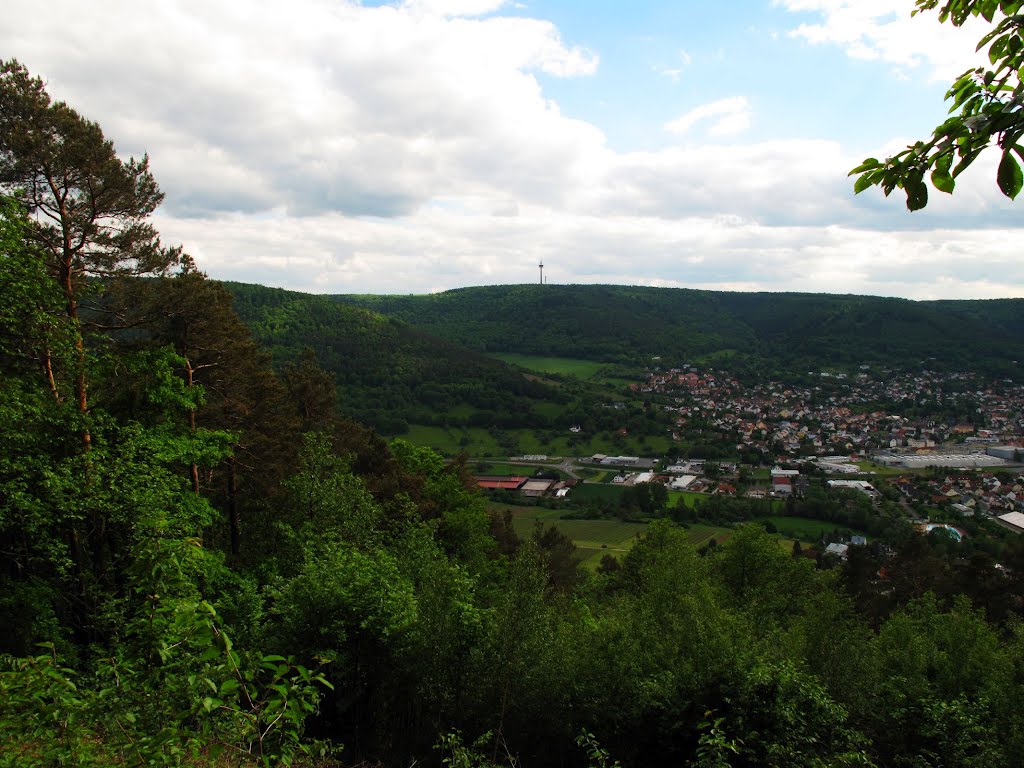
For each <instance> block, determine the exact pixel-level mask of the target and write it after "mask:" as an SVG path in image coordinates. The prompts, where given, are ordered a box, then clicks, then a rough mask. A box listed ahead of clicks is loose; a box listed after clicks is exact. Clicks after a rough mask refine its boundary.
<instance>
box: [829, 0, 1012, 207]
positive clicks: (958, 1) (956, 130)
mask: <svg viewBox="0 0 1024 768" xmlns="http://www.w3.org/2000/svg"><path fill="white" fill-rule="evenodd" d="M916 5H917V8H916V9H915V10H914V11H913V13H912V15H917V14H918V13H921V12H922V11H927V10H934V9H936V8H938V9H939V21H941V22H946V21H949V22H950V23H952V24H953V25H954V26H956V27H959V26H962V25H963V24H964V22H966V21H967V20H968V19H969V18H971V17H978V16H980V17H982V18H983V19H985V21H987V22H989V23H993V22H994V23H995V26H994V27H993V28H992V30H991V31H989V33H988V34H986V35H985V36H984V37H982V38H981V40H980V41H979V42H978V46H977V50H979V51H980V50H981V49H982V48H984V47H985V46H988V59H989V63H990V65H991V68H987V67H976V68H973V69H969V70H967V71H966V72H964V73H963V74H962V75H960V77H959V78H957V80H956V82H954V83H953V85H952V86H951V87H950V89H949V91H948V92H947V93H946V100H947V101H950V100H951V101H952V102H953V104H952V106H951V107H950V109H949V112H950V114H951V115H952V117H950V118H948V119H947V120H945V121H944V122H943V123H941V124H940V125H939V126H937V127H936V128H935V131H934V132H933V133H932V137H931V139H929V140H928V141H918V142H916V143H915V144H913V145H911V146H909V147H907V148H906V149H905V150H903V151H902V152H899V153H898V154H896V155H893V156H892V157H888V158H886V159H885V160H884V161H879V160H878V159H876V158H874V157H869V158H867V159H866V160H865V161H864V162H863V163H861V164H860V165H858V166H857V167H856V168H854V169H853V170H852V171H850V174H849V175H850V176H855V175H856V176H857V177H858V178H857V180H856V182H855V183H854V186H853V189H854V192H856V193H860V192H863V191H864V190H865V189H867V188H868V187H871V186H878V187H881V188H882V191H883V192H884V193H885V195H886V197H888V196H889V194H890V193H891V192H892V191H893V190H894V189H896V188H897V187H898V188H900V189H902V190H903V191H904V192H905V193H906V195H907V208H908V209H909V210H911V211H916V210H920V209H921V208H924V207H925V206H926V205H928V185H927V183H926V180H925V179H926V176H927V178H928V179H929V180H930V181H931V183H932V186H934V187H935V188H936V189H937V190H939V191H940V192H946V193H948V194H952V192H953V190H954V188H955V187H956V178H957V176H959V175H960V174H961V173H962V172H963V171H964V170H966V169H967V168H968V167H969V166H970V165H971V163H973V162H974V161H975V160H976V159H977V158H978V156H979V155H980V154H981V153H982V151H983V150H985V149H986V148H988V147H989V146H990V145H992V144H993V143H994V144H995V146H997V147H999V149H1000V150H1001V152H1002V158H1001V159H1000V161H999V169H998V171H997V173H996V183H997V184H998V185H999V189H1000V191H1001V192H1002V193H1003V194H1004V195H1006V196H1007V197H1009V198H1010V199H1011V200H1012V199H1014V198H1015V197H1016V196H1017V195H1018V193H1019V192H1020V190H1021V187H1022V186H1024V172H1022V171H1021V166H1020V163H1019V161H1018V158H1020V159H1024V147H1022V146H1021V145H1020V143H1019V142H1020V139H1021V136H1022V134H1024V110H1022V105H1024V85H1022V84H1021V73H1022V71H1024V36H1022V34H1021V29H1022V27H1024V16H1021V15H1018V14H1019V11H1020V9H1021V5H1024V3H1022V2H1021V1H1020V0H945V2H943V0H917V3H916ZM997 19H998V20H997ZM1014 155H1016V157H1014Z"/></svg>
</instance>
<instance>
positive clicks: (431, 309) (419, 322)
mask: <svg viewBox="0 0 1024 768" xmlns="http://www.w3.org/2000/svg"><path fill="white" fill-rule="evenodd" d="M337 298H338V299H339V300H342V301H346V302H350V303H353V304H357V305H359V306H365V307H368V308H371V309H373V310H375V311H377V312H381V313H383V314H386V315H390V316H393V317H396V318H398V319H400V320H402V321H403V322H406V323H409V324H410V325H414V326H417V327H419V328H422V329H424V330H426V331H428V332H430V333H433V334H436V335H438V336H440V337H442V338H446V339H450V340H452V341H454V342H457V343H460V344H464V345H466V346H468V347H470V348H472V349H479V350H482V351H488V352H498V351H500V352H522V353H527V354H539V355H555V356H562V357H573V356H574V357H581V358H586V359H596V360H605V361H609V362H637V361H641V360H643V361H647V360H649V359H650V357H651V356H661V357H662V358H663V359H664V360H665V362H666V363H679V362H695V363H703V364H716V365H721V366H722V367H732V368H735V369H737V370H740V371H743V370H748V371H793V370H801V369H802V370H805V371H806V370H820V369H822V368H827V367H844V368H849V367H855V366H857V365H864V364H866V365H874V366H880V367H891V368H894V369H911V370H913V369H914V368H915V367H918V368H919V367H920V366H921V363H922V361H926V360H927V361H928V364H929V366H930V367H932V368H939V369H942V368H947V369H957V370H960V369H965V368H973V369H975V370H982V371H991V372H993V373H996V372H998V373H1006V374H1014V373H1018V372H1019V371H1018V366H1017V362H1016V361H1020V360H1024V336H1022V335H1021V331H1022V330H1024V300H1020V299H997V300H987V301H980V300H972V301H909V300H905V299H890V298H880V297H871V296H836V295H827V294H796V293H728V292H715V291H698V290H690V289H678V288H643V287H625V286H606V285H544V286H540V285H525V286H523V285H520V286H491V287H481V288H463V289H458V290H452V291H446V292H444V293H440V294H432V295H428V296H357V295H346V296H339V297H337Z"/></svg>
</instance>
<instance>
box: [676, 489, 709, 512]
mask: <svg viewBox="0 0 1024 768" xmlns="http://www.w3.org/2000/svg"><path fill="white" fill-rule="evenodd" d="M706 497H707V494H706V493H694V492H693V491H669V492H668V506H669V507H674V506H676V505H677V504H679V503H680V502H681V503H682V504H684V505H685V506H687V507H689V508H690V509H693V505H694V502H696V501H697V499H701V498H706Z"/></svg>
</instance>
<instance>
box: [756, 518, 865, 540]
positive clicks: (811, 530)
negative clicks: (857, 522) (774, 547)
mask: <svg viewBox="0 0 1024 768" xmlns="http://www.w3.org/2000/svg"><path fill="white" fill-rule="evenodd" d="M769 520H770V521H771V522H772V524H773V525H774V526H775V528H776V530H778V532H779V535H780V536H782V537H783V538H786V539H800V541H802V542H804V543H806V544H816V543H817V542H818V540H819V539H821V534H823V533H828V532H830V531H834V530H836V529H837V528H838V529H840V530H845V531H851V532H852V533H855V534H859V535H861V536H865V535H866V534H865V533H864V532H863V531H858V530H855V529H852V528H848V527H846V526H843V525H839V524H838V523H830V522H828V521H826V520H808V519H806V518H803V517H785V516H781V515H773V516H771V517H763V518H760V522H768V521H769Z"/></svg>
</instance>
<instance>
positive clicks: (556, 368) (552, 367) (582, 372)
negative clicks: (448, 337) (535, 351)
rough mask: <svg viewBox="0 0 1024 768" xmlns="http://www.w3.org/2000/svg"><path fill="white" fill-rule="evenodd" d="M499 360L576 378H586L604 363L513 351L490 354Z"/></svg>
mask: <svg viewBox="0 0 1024 768" xmlns="http://www.w3.org/2000/svg"><path fill="white" fill-rule="evenodd" d="M492 357H496V358H498V359H499V360H502V361H504V362H506V363H511V364H512V365H518V366H519V367H520V368H526V369H528V370H531V371H538V372H539V373H557V374H560V375H562V376H575V377H576V378H577V379H583V380H588V379H591V378H593V377H594V375H595V374H596V373H597V372H598V371H599V370H600V369H601V368H603V367H604V365H605V364H604V363H598V362H594V361H593V360H576V359H573V358H569V357H535V356H533V355H519V354H514V353H502V354H497V355H492Z"/></svg>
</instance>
